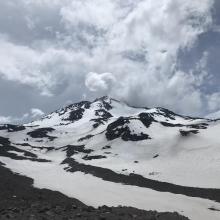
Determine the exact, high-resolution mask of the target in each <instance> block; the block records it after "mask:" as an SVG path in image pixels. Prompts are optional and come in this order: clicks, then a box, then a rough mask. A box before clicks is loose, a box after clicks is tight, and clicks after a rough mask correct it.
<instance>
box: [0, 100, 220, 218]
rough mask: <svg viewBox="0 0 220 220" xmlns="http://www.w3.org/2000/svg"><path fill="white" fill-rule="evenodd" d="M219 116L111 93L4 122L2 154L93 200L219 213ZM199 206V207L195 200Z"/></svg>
mask: <svg viewBox="0 0 220 220" xmlns="http://www.w3.org/2000/svg"><path fill="white" fill-rule="evenodd" d="M219 131H220V121H218V120H210V119H202V118H192V117H188V116H181V115H178V114H175V113H174V112H172V111H169V110H167V109H164V108H153V109H148V108H135V107H131V106H128V105H127V104H125V103H122V102H120V101H117V100H115V99H112V98H109V97H102V98H99V99H96V100H95V101H93V102H89V101H82V102H80V103H76V104H72V105H69V106H67V107H64V108H62V109H59V110H57V111H55V112H52V113H51V114H49V115H46V116H44V117H43V118H41V119H40V120H37V121H34V122H31V123H28V124H24V125H1V126H0V162H2V163H3V164H5V166H6V167H8V168H10V169H11V170H12V171H15V172H17V173H21V174H23V175H26V176H28V177H31V178H33V179H34V185H35V186H36V187H39V188H48V189H52V190H57V191H60V192H62V193H64V194H66V195H68V196H70V197H74V198H77V199H79V200H81V201H82V202H84V203H86V204H88V205H92V206H99V205H104V204H105V205H108V206H117V205H125V206H133V207H137V208H141V209H146V210H149V209H152V210H157V211H177V212H179V213H181V214H182V215H185V216H187V217H189V218H190V219H195V220H196V219H213V220H215V219H216V220H217V219H220V211H219V210H220V136H219ZM192 207H193V208H192Z"/></svg>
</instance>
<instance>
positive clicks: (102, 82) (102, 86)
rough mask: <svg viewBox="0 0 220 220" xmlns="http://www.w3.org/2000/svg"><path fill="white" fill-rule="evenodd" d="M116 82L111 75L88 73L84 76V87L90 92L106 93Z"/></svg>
mask: <svg viewBox="0 0 220 220" xmlns="http://www.w3.org/2000/svg"><path fill="white" fill-rule="evenodd" d="M115 81H116V79H115V77H114V75H113V74H112V73H101V74H98V73H94V72H90V73H88V74H87V76H86V80H85V85H86V87H87V88H88V89H89V90H90V91H92V92H97V91H107V90H109V89H110V87H111V85H112V84H113V83H114V82H115Z"/></svg>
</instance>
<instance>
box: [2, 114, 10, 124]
mask: <svg viewBox="0 0 220 220" xmlns="http://www.w3.org/2000/svg"><path fill="white" fill-rule="evenodd" d="M10 122H11V117H5V116H0V124H8V123H10Z"/></svg>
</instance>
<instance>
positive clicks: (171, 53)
mask: <svg viewBox="0 0 220 220" xmlns="http://www.w3.org/2000/svg"><path fill="white" fill-rule="evenodd" d="M0 48H1V49H0V101H1V105H0V123H23V122H26V121H31V120H34V119H36V118H37V117H40V116H42V115H43V114H47V113H49V112H52V111H54V110H56V109H58V108H60V107H62V106H65V105H67V104H70V103H74V102H78V101H81V100H93V99H95V98H96V97H101V96H104V95H108V96H111V97H114V98H116V99H119V100H122V101H125V102H127V103H129V104H130V105H132V106H146V107H156V106H161V107H165V108H168V109H170V110H173V111H175V112H177V113H179V114H184V115H192V116H205V115H207V114H210V113H213V112H217V111H219V110H220V89H219V84H220V73H219V70H220V62H219V57H220V1H219V0H202V1H201V0H184V1H183V0H160V1H155V0H136V1H133V0H126V1H124V0H62V1H61V0H7V1H4V0H0Z"/></svg>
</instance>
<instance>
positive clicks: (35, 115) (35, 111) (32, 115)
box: [31, 108, 44, 118]
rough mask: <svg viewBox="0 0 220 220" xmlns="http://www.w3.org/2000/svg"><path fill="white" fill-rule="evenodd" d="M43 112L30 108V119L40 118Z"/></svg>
mask: <svg viewBox="0 0 220 220" xmlns="http://www.w3.org/2000/svg"><path fill="white" fill-rule="evenodd" d="M43 115H44V112H43V111H42V110H40V109H38V108H32V109H31V117H32V118H36V117H40V116H43Z"/></svg>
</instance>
